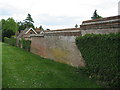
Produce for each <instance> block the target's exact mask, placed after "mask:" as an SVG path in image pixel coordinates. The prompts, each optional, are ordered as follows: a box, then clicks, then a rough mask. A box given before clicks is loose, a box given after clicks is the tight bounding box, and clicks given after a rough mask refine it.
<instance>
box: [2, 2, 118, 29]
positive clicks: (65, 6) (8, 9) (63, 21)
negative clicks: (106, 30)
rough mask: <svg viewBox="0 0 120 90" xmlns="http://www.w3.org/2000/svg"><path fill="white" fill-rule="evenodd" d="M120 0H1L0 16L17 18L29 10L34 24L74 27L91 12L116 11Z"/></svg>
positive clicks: (17, 20)
mask: <svg viewBox="0 0 120 90" xmlns="http://www.w3.org/2000/svg"><path fill="white" fill-rule="evenodd" d="M119 1H120V0H0V19H7V18H9V17H13V18H14V19H15V21H16V22H19V21H23V20H25V19H26V17H27V15H28V13H30V14H31V16H32V18H33V20H34V22H35V23H34V25H35V26H37V27H39V26H40V25H42V26H43V28H44V29H51V30H52V29H62V28H74V27H75V25H76V24H78V25H80V24H82V21H85V20H90V19H91V17H92V15H93V12H94V11H95V9H97V13H98V14H99V15H100V16H102V17H109V16H116V15H118V2H119Z"/></svg>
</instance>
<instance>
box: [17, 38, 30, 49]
mask: <svg viewBox="0 0 120 90" xmlns="http://www.w3.org/2000/svg"><path fill="white" fill-rule="evenodd" d="M19 42H20V43H21V45H22V48H23V49H25V50H27V51H30V45H31V41H30V40H25V39H24V38H22V40H21V41H19Z"/></svg>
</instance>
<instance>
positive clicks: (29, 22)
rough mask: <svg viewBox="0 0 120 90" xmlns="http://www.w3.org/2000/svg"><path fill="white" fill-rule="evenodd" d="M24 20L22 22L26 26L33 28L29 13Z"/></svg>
mask: <svg viewBox="0 0 120 90" xmlns="http://www.w3.org/2000/svg"><path fill="white" fill-rule="evenodd" d="M24 21H25V22H24V23H25V26H26V28H30V27H32V28H34V25H33V23H34V21H33V19H32V17H31V15H30V14H29V13H28V16H27V17H26V19H25V20H24Z"/></svg>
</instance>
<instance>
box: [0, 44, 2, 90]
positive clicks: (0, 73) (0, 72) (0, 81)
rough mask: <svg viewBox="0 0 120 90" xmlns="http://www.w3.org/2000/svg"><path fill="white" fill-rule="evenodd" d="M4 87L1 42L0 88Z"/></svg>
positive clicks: (0, 48) (0, 46)
mask: <svg viewBox="0 0 120 90" xmlns="http://www.w3.org/2000/svg"><path fill="white" fill-rule="evenodd" d="M1 88H2V43H1V42H0V89H1Z"/></svg>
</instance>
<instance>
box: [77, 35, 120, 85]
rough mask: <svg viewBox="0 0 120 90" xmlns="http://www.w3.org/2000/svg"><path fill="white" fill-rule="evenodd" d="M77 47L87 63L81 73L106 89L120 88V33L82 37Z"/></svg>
mask: <svg viewBox="0 0 120 90" xmlns="http://www.w3.org/2000/svg"><path fill="white" fill-rule="evenodd" d="M76 45H77V46H78V48H79V50H80V52H81V53H82V56H83V58H84V59H85V62H86V67H84V68H80V69H79V70H80V71H81V70H82V71H84V72H85V73H87V74H88V75H89V77H90V78H93V79H96V80H97V81H98V82H99V83H100V84H101V85H103V86H104V87H120V85H119V83H120V65H119V64H120V53H119V51H120V33H118V34H108V35H106V34H104V35H101V34H98V35H95V34H88V35H85V36H80V37H77V38H76Z"/></svg>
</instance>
